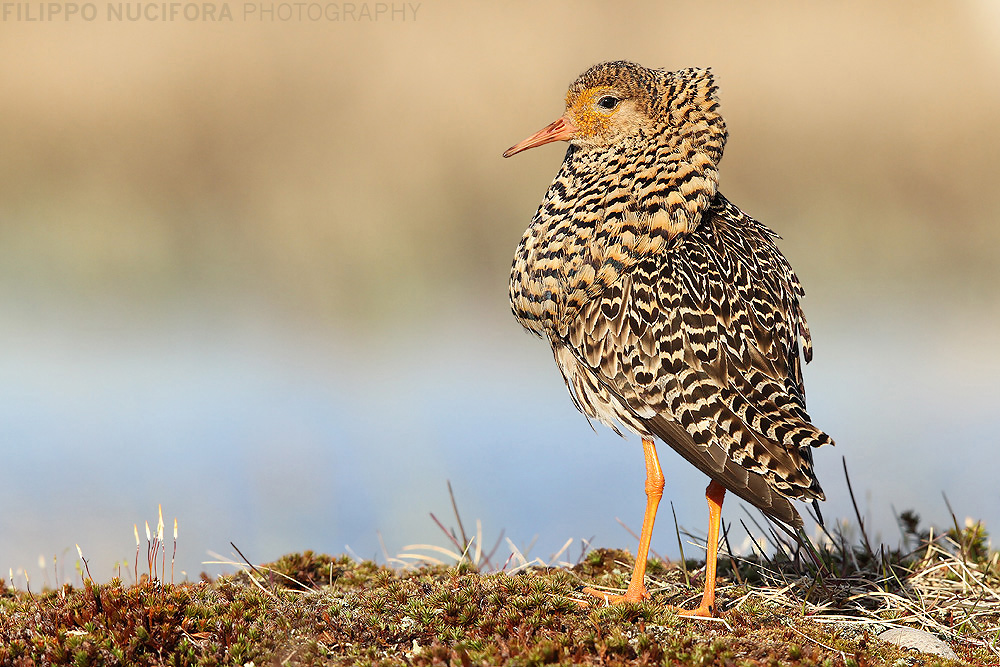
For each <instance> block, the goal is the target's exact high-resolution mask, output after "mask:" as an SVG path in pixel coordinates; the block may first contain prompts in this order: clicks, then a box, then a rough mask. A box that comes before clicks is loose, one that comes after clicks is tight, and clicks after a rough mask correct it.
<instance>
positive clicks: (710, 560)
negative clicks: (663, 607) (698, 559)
mask: <svg viewBox="0 0 1000 667" xmlns="http://www.w3.org/2000/svg"><path fill="white" fill-rule="evenodd" d="M725 497H726V487H724V486H722V485H721V484H719V483H718V482H716V481H715V480H712V481H711V482H709V484H708V488H707V489H705V499H706V500H708V541H707V543H706V545H705V546H706V548H707V551H708V553H707V554H706V556H705V559H706V560H705V593H704V594H703V595H702V596H701V604H699V605H698V608H697V609H693V610H691V611H685V612H681V614H680V615H681V616H705V617H712V616H715V566H716V564H717V562H718V559H719V523H720V522H721V521H722V501H723V500H724V499H725Z"/></svg>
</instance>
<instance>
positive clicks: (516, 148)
mask: <svg viewBox="0 0 1000 667" xmlns="http://www.w3.org/2000/svg"><path fill="white" fill-rule="evenodd" d="M575 134H576V125H574V124H573V123H571V122H570V121H569V120H568V119H567V118H566V116H563V117H562V118H560V119H559V120H557V121H555V122H554V123H552V124H550V125H546V126H545V127H543V128H542V129H540V130H539V131H538V132H535V133H534V134H533V135H531V136H530V137H528V138H527V139H525V140H524V141H522V142H521V143H519V144H515V145H513V146H511V147H510V148H508V149H507V150H505V151H504V153H503V156H504V157H510V156H511V155H516V154H518V153H520V152H521V151H526V150H528V149H529V148H534V147H535V146H541V145H542V144H548V143H551V142H553V141H569V140H570V139H572V138H573V136H574V135H575Z"/></svg>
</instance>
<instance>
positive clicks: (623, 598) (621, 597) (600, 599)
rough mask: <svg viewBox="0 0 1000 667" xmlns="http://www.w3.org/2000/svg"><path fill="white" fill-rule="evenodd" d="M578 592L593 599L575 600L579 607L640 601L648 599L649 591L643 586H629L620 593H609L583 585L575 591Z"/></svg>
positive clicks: (606, 605) (607, 605)
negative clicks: (634, 587) (633, 587)
mask: <svg viewBox="0 0 1000 667" xmlns="http://www.w3.org/2000/svg"><path fill="white" fill-rule="evenodd" d="M577 592H578V593H583V594H584V595H589V596H591V597H592V598H594V599H593V600H576V603H577V604H578V605H580V606H581V607H590V606H592V605H595V604H596V605H601V606H604V607H609V606H611V605H613V604H628V603H635V602H642V601H643V600H648V599H649V591H648V590H646V587H645V586H643V587H642V588H639V589H632V588H629V589H628V590H627V591H625V592H624V593H622V594H619V593H609V592H607V591H601V590H597V589H596V588H591V587H590V586H584V587H583V588H581V589H579V590H578V591H577Z"/></svg>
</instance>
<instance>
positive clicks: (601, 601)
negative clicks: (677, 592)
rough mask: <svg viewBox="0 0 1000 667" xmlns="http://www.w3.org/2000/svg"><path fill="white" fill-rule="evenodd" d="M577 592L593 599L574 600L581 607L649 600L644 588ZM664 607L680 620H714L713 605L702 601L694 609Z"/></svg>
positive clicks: (582, 589) (608, 605) (581, 590)
mask: <svg viewBox="0 0 1000 667" xmlns="http://www.w3.org/2000/svg"><path fill="white" fill-rule="evenodd" d="M577 592H578V593H583V594H584V595H589V596H590V597H591V598H593V599H590V600H575V602H576V603H577V604H578V605H580V606H581V607H592V606H594V605H600V606H603V607H610V606H611V605H616V604H628V603H638V602H642V601H644V600H649V599H650V595H649V591H648V590H646V588H645V587H643V588H641V589H639V590H632V589H629V590H627V591H625V592H624V593H609V592H608V591H602V590H598V589H596V588H591V587H590V586H584V587H583V588H580V589H577ZM664 606H665V607H666V608H667V609H670V610H671V611H673V612H675V613H676V614H677V615H678V616H680V617H682V618H715V605H714V604H709V603H707V602H706V601H705V600H702V601H701V604H700V605H698V606H697V607H696V608H694V609H684V608H682V607H677V606H674V605H672V604H668V605H664Z"/></svg>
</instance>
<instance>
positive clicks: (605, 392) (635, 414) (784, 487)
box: [505, 62, 831, 613]
mask: <svg viewBox="0 0 1000 667" xmlns="http://www.w3.org/2000/svg"><path fill="white" fill-rule="evenodd" d="M715 94H716V86H715V82H714V78H713V76H712V73H711V71H710V70H707V69H685V70H680V71H677V72H668V71H665V70H653V69H647V68H645V67H642V66H639V65H636V64H633V63H627V62H614V63H604V64H601V65H597V66H595V67H593V68H591V69H590V70H588V71H587V72H585V73H584V74H583V75H581V76H580V77H579V78H578V79H577V80H576V81H575V82H574V83H573V84H572V86H571V87H570V89H569V92H568V93H567V97H566V113H565V114H564V116H563V117H562V118H561V119H559V120H558V121H556V122H555V123H553V124H552V125H550V126H548V127H547V128H545V129H543V130H541V131H540V132H539V133H537V134H536V135H534V136H532V137H530V138H529V139H527V140H525V141H524V142H522V143H521V144H518V145H516V146H514V147H512V148H511V149H510V150H508V151H507V153H505V156H509V155H513V154H514V153H516V152H519V151H521V150H524V149H526V148H531V147H534V146H538V145H541V144H543V143H548V142H549V141H555V140H560V139H564V140H569V141H570V146H569V149H568V150H567V152H566V157H565V159H564V160H563V163H562V167H561V168H560V170H559V173H558V174H557V175H556V178H555V180H554V181H553V183H552V185H551V186H550V188H549V190H548V192H547V193H546V195H545V198H544V200H543V201H542V204H541V206H540V207H539V209H538V212H537V213H536V214H535V217H534V219H533V220H532V222H531V225H530V226H529V227H528V229H527V231H526V232H525V234H524V236H523V238H522V239H521V243H520V245H519V246H518V248H517V252H516V254H515V257H514V264H513V268H512V271H511V279H510V300H511V307H512V310H513V312H514V315H515V317H516V318H517V320H518V321H519V322H520V323H521V324H522V325H523V326H524V327H525V328H526V329H527V330H528V331H530V332H532V333H534V334H536V335H538V336H541V337H544V338H546V339H548V341H549V342H550V344H551V345H552V349H553V353H554V356H555V360H556V363H557V365H558V366H559V369H560V371H561V372H562V375H563V378H564V379H565V381H566V385H567V387H568V388H569V391H570V394H571V396H572V397H573V400H574V403H575V404H576V406H577V408H579V410H580V411H581V412H583V413H584V414H585V415H586V416H587V417H588V418H592V419H597V420H599V421H601V422H603V423H605V424H607V425H608V426H610V427H611V428H613V429H615V430H616V431H618V430H619V429H618V428H617V426H616V425H617V424H621V425H623V426H624V427H625V428H627V429H628V430H631V431H634V432H635V433H637V434H639V435H640V436H642V437H643V444H644V448H645V450H646V456H647V471H648V472H649V474H650V475H652V477H656V474H655V473H657V472H658V471H659V464H658V462H657V461H656V454H655V448H654V447H653V438H654V437H656V438H659V439H661V440H662V441H664V442H666V443H668V444H669V445H670V446H671V447H673V448H674V449H675V450H677V451H678V452H679V453H680V454H681V455H683V456H684V458H686V459H687V460H688V461H690V462H691V463H693V464H694V465H695V466H696V467H698V468H699V469H700V470H701V471H702V472H704V473H705V474H706V475H708V476H709V477H710V478H711V479H712V480H713V484H718V485H721V486H719V487H718V488H715V487H713V486H711V485H710V487H709V494H708V495H709V500H710V506H711V505H712V496H713V494H714V495H716V496H718V505H720V506H721V498H722V493H724V491H723V489H722V487H724V488H725V489H729V490H731V491H733V492H734V493H736V494H737V495H739V496H740V497H742V498H744V499H745V500H747V501H749V502H750V503H753V504H754V505H756V506H757V507H759V508H760V509H761V510H762V511H764V512H765V513H766V514H768V515H769V516H771V517H772V518H774V519H776V520H778V521H781V522H783V523H785V524H787V525H788V526H790V527H792V528H799V527H801V525H802V519H801V517H800V516H799V514H798V512H797V511H796V510H795V508H794V507H793V506H792V504H791V502H790V500H789V499H792V498H794V499H802V500H812V499H823V491H822V489H821V488H820V486H819V483H818V481H817V480H816V476H815V474H814V471H813V462H812V454H811V448H812V447H816V446H819V445H823V444H830V443H831V440H830V438H829V436H827V435H826V434H825V433H823V432H822V431H820V430H819V429H817V428H816V427H815V426H813V425H812V424H811V423H810V421H809V416H808V414H807V413H806V409H805V389H804V387H803V382H802V372H801V362H800V347H799V346H800V341H801V345H802V350H801V354H802V356H804V358H805V360H806V361H808V360H809V359H810V358H811V355H812V347H811V342H810V337H809V330H808V328H807V325H806V321H805V317H804V316H803V313H802V309H801V307H800V305H799V298H800V297H801V296H802V295H803V290H802V287H801V285H800V284H799V281H798V278H797V277H796V275H795V273H794V272H793V271H792V268H791V266H790V265H789V264H788V261H787V260H786V259H785V257H784V256H783V255H782V254H781V252H780V251H779V250H778V248H777V246H776V245H775V243H774V240H775V239H776V238H777V235H776V234H775V233H774V232H772V231H771V230H770V229H768V228H767V227H765V226H764V225H763V224H761V223H759V222H757V221H756V220H754V219H753V218H751V217H750V216H748V215H746V214H745V213H743V211H741V210H740V209H739V208H737V207H736V206H734V205H733V204H731V203H730V202H729V201H728V200H727V199H726V198H725V197H723V196H722V194H721V193H720V192H719V191H718V183H719V172H718V163H719V160H720V159H721V157H722V152H723V148H724V146H725V142H726V136H727V133H726V127H725V123H724V122H723V120H722V117H721V116H720V115H719V113H718V111H717V109H718V101H717V100H716V97H715ZM651 458H652V461H651ZM653 464H655V466H654V467H655V470H652V469H651V467H650V466H653ZM660 478H661V482H660V483H661V486H662V475H660ZM647 488H648V483H647ZM713 489H714V490H713ZM656 500H657V501H658V496H657V498H656ZM649 502H650V503H652V506H650V505H647V515H648V514H649V513H650V510H651V511H652V514H653V515H655V509H656V508H655V503H654V502H653V500H652V499H651V500H650V501H649ZM716 509H717V508H716ZM713 511H715V510H713ZM713 516H714V515H713ZM647 520H648V523H649V526H648V529H649V531H651V530H652V518H651V517H649V516H647ZM645 528H647V526H646V525H645V523H644V529H645ZM643 537H644V539H645V542H646V545H645V547H647V548H648V535H646V534H644V536H643ZM643 550H644V546H643V544H642V543H640V552H642V551H643ZM640 555H642V556H643V560H644V559H645V556H644V554H640ZM710 556H711V554H710ZM637 565H638V563H637ZM712 569H713V570H714V567H713V568H712ZM713 578H714V575H713ZM633 583H635V582H633ZM639 585H640V586H641V581H640V582H639ZM632 588H633V587H632V586H630V592H631V591H632ZM637 591H638V592H637V593H636V594H638V595H639V596H640V597H642V596H644V595H648V594H646V593H645V589H644V587H643V588H642V589H641V590H639V589H637ZM708 596H709V591H708V590H707V589H706V598H708ZM626 597H628V594H627V595H626ZM633 597H634V596H633ZM713 600H714V598H713ZM713 600H703V605H702V607H706V604H707V611H708V613H712V611H713V608H712V604H713ZM699 611H701V612H705V609H703V608H701V607H700V608H699Z"/></svg>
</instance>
